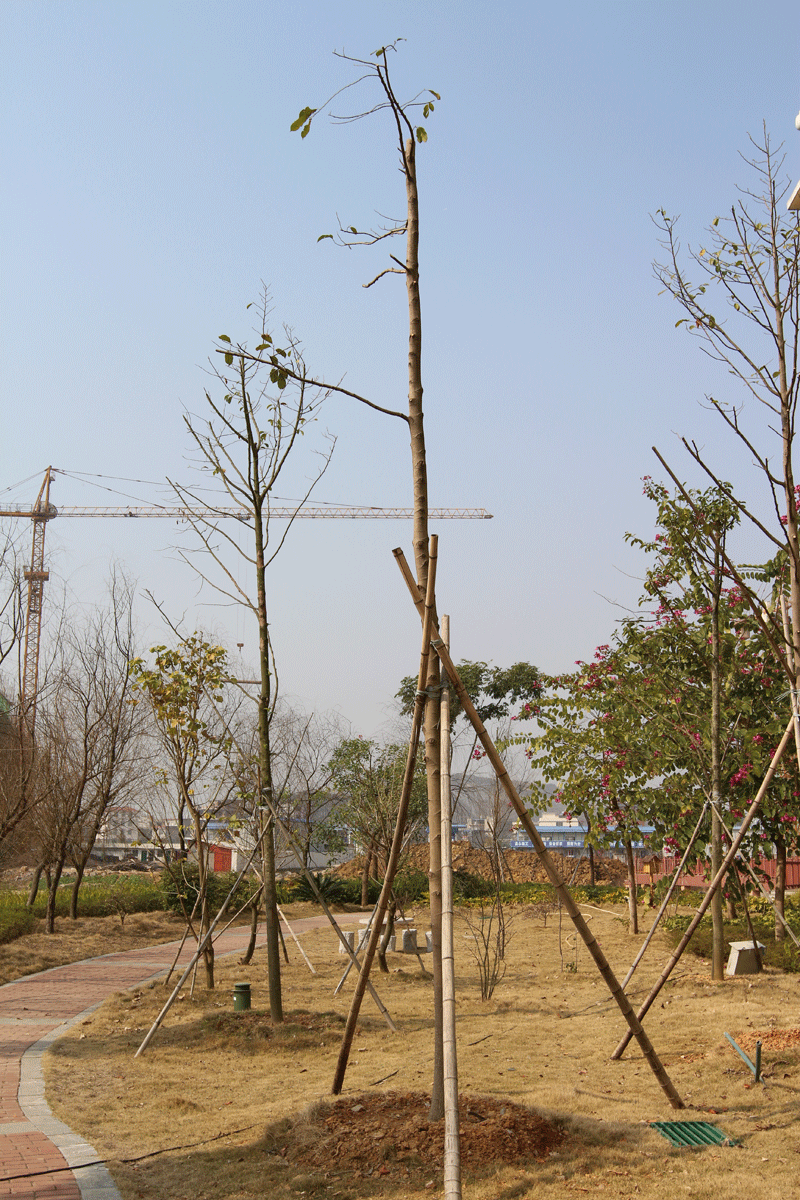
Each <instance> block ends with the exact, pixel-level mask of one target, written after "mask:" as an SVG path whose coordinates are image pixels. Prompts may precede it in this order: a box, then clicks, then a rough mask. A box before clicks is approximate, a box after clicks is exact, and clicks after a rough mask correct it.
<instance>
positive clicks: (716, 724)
mask: <svg viewBox="0 0 800 1200" xmlns="http://www.w3.org/2000/svg"><path fill="white" fill-rule="evenodd" d="M720 568H721V563H720V547H719V544H717V547H716V550H715V554H714V578H713V580H712V585H713V594H712V601H711V878H712V879H713V878H714V877H715V875H716V874H717V871H718V870H719V869H720V866H721V865H722V819H721V816H720V805H721V803H722V782H721V769H722V768H721V754H720V749H721V717H720V689H721V680H720V645H719V602H720V595H721V589H722V575H721V570H720ZM711 927H712V944H711V978H712V979H715V980H722V979H724V978H725V973H724V972H725V927H724V924H723V920H722V891H721V889H720V888H717V890H716V892H715V893H714V898H713V900H712V901H711Z"/></svg>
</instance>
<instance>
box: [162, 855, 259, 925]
mask: <svg viewBox="0 0 800 1200" xmlns="http://www.w3.org/2000/svg"><path fill="white" fill-rule="evenodd" d="M235 879H236V873H235V872H234V871H210V872H209V874H208V879H207V886H206V895H207V896H208V906H209V908H210V909H211V911H212V912H213V913H217V912H219V910H220V908H221V907H222V905H223V903H224V901H225V898H226V896H227V895H228V892H229V891H230V890H231V887H232V886H233V883H234V881H235ZM199 881H200V872H199V870H198V867H197V863H191V862H175V863H172V864H171V869H169V870H167V869H166V868H165V869H164V870H163V871H162V872H161V874H160V876H159V890H160V892H161V896H162V907H163V908H166V910H167V911H168V912H176V913H183V910H184V908H185V909H186V911H187V912H191V911H192V908H193V907H194V903H195V900H196V899H197V893H198V889H199ZM258 887H259V884H258V880H257V878H256V877H255V875H245V876H244V877H243V878H242V879H241V880H240V882H239V885H238V887H237V888H236V891H235V892H234V894H233V896H232V898H231V902H230V904H229V905H228V912H229V913H231V914H233V913H234V912H236V910H237V909H238V908H241V907H242V905H243V904H246V903H247V901H248V900H250V899H251V898H252V897H253V896H254V895H255V893H256V891H257V890H258Z"/></svg>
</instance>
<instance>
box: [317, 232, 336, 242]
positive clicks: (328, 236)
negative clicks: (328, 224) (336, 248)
mask: <svg viewBox="0 0 800 1200" xmlns="http://www.w3.org/2000/svg"><path fill="white" fill-rule="evenodd" d="M325 238H331V240H333V234H332V233H321V234H320V235H319V237H318V238H317V241H318V242H324V241H325Z"/></svg>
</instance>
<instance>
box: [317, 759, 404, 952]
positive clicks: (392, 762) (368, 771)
mask: <svg viewBox="0 0 800 1200" xmlns="http://www.w3.org/2000/svg"><path fill="white" fill-rule="evenodd" d="M407 756H408V749H407V747H406V746H400V745H388V746H382V745H380V744H379V743H377V742H375V741H371V740H367V739H366V738H361V737H355V738H344V739H343V740H342V741H341V742H340V743H339V745H338V746H337V747H336V749H335V750H334V752H333V754H332V755H331V758H330V761H329V764H328V768H329V771H330V781H331V787H332V788H333V790H334V792H335V794H336V795H337V797H338V799H337V802H336V805H335V808H334V809H333V813H332V816H331V818H330V820H331V823H332V824H334V825H335V826H336V828H337V829H342V828H346V829H347V830H348V831H349V832H350V833H351V834H353V835H355V838H356V840H357V841H358V843H359V844H360V846H361V849H362V852H363V854H364V871H363V874H362V881H361V903H362V905H366V903H367V894H366V893H367V884H368V882H369V877H370V871H371V867H372V866H373V864H374V867H375V875H376V876H377V877H379V878H383V876H384V875H385V874H386V866H387V863H388V861H389V854H390V852H391V848H392V840H393V837H394V832H395V826H396V824H397V813H398V808H399V804H400V795H401V792H402V788H403V776H404V774H405V767H406V758H407ZM427 794H428V793H427V781H426V772H425V760H424V756H423V755H422V754H421V753H420V754H418V756H417V762H416V767H415V773H414V780H413V783H412V789H411V799H410V802H409V805H408V815H407V818H406V827H405V830H404V840H405V842H406V844H407V843H408V842H409V841H410V840H411V839H412V838H413V837H414V834H415V833H416V832H417V831H418V830H421V829H422V827H423V826H424V823H425V816H426V813H427ZM395 911H396V900H394V899H393V900H392V902H391V903H390V906H389V912H388V914H387V930H386V934H385V935H384V938H383V941H382V945H381V951H380V954H379V962H380V965H381V969H382V970H384V971H385V970H387V969H388V968H387V966H386V957H385V953H386V946H387V944H388V940H389V936H390V934H391V931H392V927H393V924H394V917H395Z"/></svg>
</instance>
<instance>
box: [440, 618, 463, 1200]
mask: <svg viewBox="0 0 800 1200" xmlns="http://www.w3.org/2000/svg"><path fill="white" fill-rule="evenodd" d="M442 638H443V639H444V643H445V645H446V646H447V647H448V649H449V647H450V618H449V617H447V616H442ZM439 736H440V739H441V776H440V778H441V788H442V792H441V796H442V809H441V815H442V1050H443V1059H444V1197H445V1200H461V1137H460V1134H459V1128H458V1058H457V1054H456V985H455V958H454V952H453V816H452V808H451V796H450V689H449V687H448V686H447V676H445V677H444V680H443V685H442V699H441V704H440V709H439Z"/></svg>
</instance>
